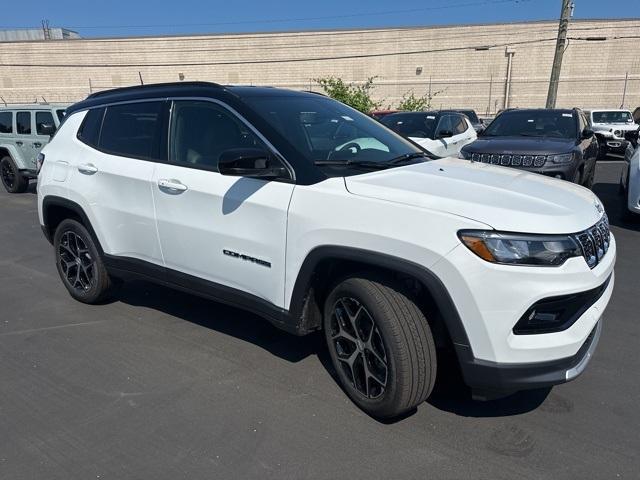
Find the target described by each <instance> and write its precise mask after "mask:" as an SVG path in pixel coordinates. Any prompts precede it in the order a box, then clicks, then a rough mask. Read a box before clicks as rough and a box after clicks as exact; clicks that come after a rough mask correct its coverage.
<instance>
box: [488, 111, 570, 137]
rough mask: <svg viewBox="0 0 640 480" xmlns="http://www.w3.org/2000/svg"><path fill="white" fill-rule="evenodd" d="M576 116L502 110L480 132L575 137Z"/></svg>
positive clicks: (493, 135)
mask: <svg viewBox="0 0 640 480" xmlns="http://www.w3.org/2000/svg"><path fill="white" fill-rule="evenodd" d="M577 131H578V130H577V126H576V118H575V116H574V115H573V113H567V112H558V111H553V110H535V111H526V110H522V111H518V110H514V111H511V112H503V113H501V114H500V115H499V116H498V117H496V119H495V120H494V121H493V122H491V125H489V126H488V127H487V129H486V130H485V131H484V133H483V134H482V135H483V136H488V137H552V138H575V137H576V132H577Z"/></svg>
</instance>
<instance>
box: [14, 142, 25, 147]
mask: <svg viewBox="0 0 640 480" xmlns="http://www.w3.org/2000/svg"><path fill="white" fill-rule="evenodd" d="M16 145H18V146H19V147H21V146H22V145H24V142H21V141H20V140H18V141H17V142H16Z"/></svg>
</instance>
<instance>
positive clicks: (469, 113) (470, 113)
mask: <svg viewBox="0 0 640 480" xmlns="http://www.w3.org/2000/svg"><path fill="white" fill-rule="evenodd" d="M460 113H464V114H465V115H466V116H467V118H468V119H469V120H471V123H480V120H478V115H476V112H474V111H473V110H460Z"/></svg>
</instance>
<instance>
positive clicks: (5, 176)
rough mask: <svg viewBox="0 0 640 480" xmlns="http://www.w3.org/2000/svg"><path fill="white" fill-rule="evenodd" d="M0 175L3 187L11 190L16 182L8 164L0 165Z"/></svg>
mask: <svg viewBox="0 0 640 480" xmlns="http://www.w3.org/2000/svg"><path fill="white" fill-rule="evenodd" d="M0 170H1V172H0V175H2V183H4V185H5V187H7V188H13V185H14V183H15V181H16V174H15V172H14V171H13V168H11V165H10V164H9V163H8V162H3V163H2V168H1V169H0Z"/></svg>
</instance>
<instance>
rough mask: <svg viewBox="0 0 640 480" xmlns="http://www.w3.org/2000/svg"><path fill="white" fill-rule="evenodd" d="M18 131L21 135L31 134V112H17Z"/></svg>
mask: <svg viewBox="0 0 640 480" xmlns="http://www.w3.org/2000/svg"><path fill="white" fill-rule="evenodd" d="M16 132H17V133H18V134H19V135H31V112H18V113H16Z"/></svg>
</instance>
